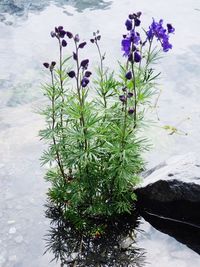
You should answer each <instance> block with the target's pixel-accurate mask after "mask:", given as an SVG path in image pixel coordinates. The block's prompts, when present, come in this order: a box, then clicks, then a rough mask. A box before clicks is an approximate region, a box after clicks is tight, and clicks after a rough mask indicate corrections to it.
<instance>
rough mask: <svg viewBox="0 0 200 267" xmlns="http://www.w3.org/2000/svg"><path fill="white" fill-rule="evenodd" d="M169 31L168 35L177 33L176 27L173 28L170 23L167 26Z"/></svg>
mask: <svg viewBox="0 0 200 267" xmlns="http://www.w3.org/2000/svg"><path fill="white" fill-rule="evenodd" d="M167 30H168V33H173V32H174V31H175V29H174V27H172V24H170V23H168V24H167Z"/></svg>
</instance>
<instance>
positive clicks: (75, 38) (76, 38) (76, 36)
mask: <svg viewBox="0 0 200 267" xmlns="http://www.w3.org/2000/svg"><path fill="white" fill-rule="evenodd" d="M74 41H75V42H76V43H78V42H79V41H80V38H79V35H78V34H76V35H75V37H74Z"/></svg>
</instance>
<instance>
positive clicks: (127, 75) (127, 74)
mask: <svg viewBox="0 0 200 267" xmlns="http://www.w3.org/2000/svg"><path fill="white" fill-rule="evenodd" d="M125 77H126V79H127V80H131V79H132V72H131V71H129V72H127V73H126V75H125Z"/></svg>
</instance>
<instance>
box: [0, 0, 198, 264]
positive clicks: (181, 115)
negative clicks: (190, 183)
mask: <svg viewBox="0 0 200 267" xmlns="http://www.w3.org/2000/svg"><path fill="white" fill-rule="evenodd" d="M31 2H32V1H22V0H15V1H14V0H13V1H11V0H10V1H6V0H2V1H1V2H0V58H1V64H0V155H1V158H0V188H1V194H0V207H1V209H0V221H1V222H0V224H1V227H0V248H1V250H0V266H2V267H27V266H28V267H44V266H59V264H58V263H57V264H56V263H51V264H49V260H50V259H51V258H52V255H49V254H46V255H45V256H42V253H43V252H44V250H45V248H44V246H45V242H44V240H43V236H44V234H45V233H46V231H47V229H48V227H49V221H48V220H47V219H45V217H44V213H43V211H44V210H45V208H44V207H43V204H44V202H45V192H46V190H47V187H48V185H47V184H46V183H45V182H44V181H43V178H42V176H43V173H44V170H42V169H41V168H40V163H39V158H40V155H41V153H42V149H43V148H42V144H41V143H40V142H39V138H38V137H37V133H38V130H39V129H41V128H42V127H43V125H44V122H43V120H42V118H41V117H40V116H39V115H37V114H35V113H34V112H33V110H36V109H37V108H38V107H41V106H42V105H44V99H43V97H42V94H41V90H40V83H41V81H42V79H43V77H45V78H46V72H45V70H43V68H42V62H44V61H48V60H54V59H55V58H56V56H57V46H56V44H55V42H54V40H52V39H51V38H50V37H49V32H50V31H51V30H52V29H53V27H54V26H55V25H65V27H66V28H69V29H70V30H72V31H73V32H79V33H80V34H81V36H82V37H83V38H85V39H89V38H90V37H91V33H92V32H93V31H95V30H96V29H99V30H100V31H101V33H102V37H103V41H102V45H103V46H104V48H105V50H106V51H107V58H109V59H110V61H109V62H107V64H108V65H110V66H112V65H116V58H117V59H119V58H121V51H120V39H121V34H122V33H123V32H124V26H123V23H124V20H125V18H126V16H127V14H128V13H129V12H130V11H132V10H133V11H135V10H136V11H137V10H141V11H143V14H144V15H143V17H144V24H148V23H149V22H150V19H151V17H155V18H161V17H163V18H164V19H165V20H166V22H168V21H169V22H172V23H173V24H174V25H175V28H176V34H175V35H174V37H173V40H172V42H173V45H174V49H173V51H171V52H170V53H168V54H167V55H166V56H165V57H164V58H163V59H162V61H161V64H160V65H159V66H160V68H161V71H162V80H161V81H160V83H161V86H160V89H161V90H162V93H161V96H160V98H159V102H158V106H157V114H158V117H159V119H160V120H159V121H158V123H157V125H156V126H154V127H152V128H151V129H150V130H149V132H148V135H149V137H150V138H152V142H153V144H154V148H153V150H152V151H151V152H149V153H148V154H147V155H145V157H146V159H147V160H148V162H149V166H152V165H155V164H157V163H158V162H160V161H161V160H163V159H165V158H167V157H169V156H171V155H174V154H183V153H185V152H188V151H194V152H197V153H198V152H199V151H200V135H199V128H200V106H199V101H200V93H199V90H200V78H199V77H200V68H199V64H200V34H199V24H200V3H198V1H196V0H191V1H187V0H173V1H172V0H169V1H163V0H154V1H153V0H148V1H147V0H141V1H134V0H124V1H121V0H114V1H96V0H93V1H89V0H87V1H86V0H84V1H72V0H71V1H64V0H63V1H59V0H55V1H34V4H33V3H31ZM41 2H42V3H41ZM90 49H91V50H90V55H91V58H93V57H96V54H95V53H96V52H95V50H93V49H92V47H91V48H90ZM153 116H154V115H153ZM154 117H155V116H154ZM165 125H171V126H175V127H177V129H178V134H176V133H174V134H172V135H170V134H169V132H167V131H166V130H164V129H163V128H162V127H163V126H165ZM139 227H140V229H142V230H144V231H143V232H142V233H140V234H139V235H138V237H137V245H138V247H141V248H143V249H145V250H146V261H147V262H149V263H148V264H146V265H144V266H153V267H156V266H163V267H173V266H181V267H189V266H192V267H193V266H194V267H196V266H198V265H200V257H199V255H198V254H197V253H196V252H194V251H193V250H191V249H189V248H188V247H187V246H186V245H183V244H181V243H179V242H177V241H176V240H175V239H174V238H172V237H170V236H169V235H167V234H164V233H162V232H160V231H158V230H156V229H155V228H154V227H152V226H151V225H150V224H149V223H147V222H145V221H144V220H142V223H141V224H140V226H139Z"/></svg>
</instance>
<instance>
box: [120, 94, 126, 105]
mask: <svg viewBox="0 0 200 267" xmlns="http://www.w3.org/2000/svg"><path fill="white" fill-rule="evenodd" d="M119 100H120V101H122V102H123V103H124V102H125V101H126V96H125V95H120V96H119Z"/></svg>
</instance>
